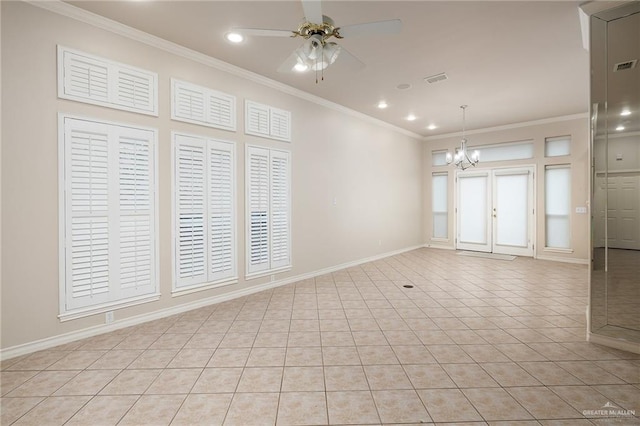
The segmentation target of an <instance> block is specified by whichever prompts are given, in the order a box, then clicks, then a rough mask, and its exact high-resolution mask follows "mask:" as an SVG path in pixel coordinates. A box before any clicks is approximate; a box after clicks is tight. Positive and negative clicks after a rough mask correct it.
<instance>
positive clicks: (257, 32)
mask: <svg viewBox="0 0 640 426" xmlns="http://www.w3.org/2000/svg"><path fill="white" fill-rule="evenodd" d="M232 31H234V32H237V33H239V34H242V35H245V36H260V37H293V36H294V33H293V31H291V30H265V29H261V28H234V29H233V30H232Z"/></svg>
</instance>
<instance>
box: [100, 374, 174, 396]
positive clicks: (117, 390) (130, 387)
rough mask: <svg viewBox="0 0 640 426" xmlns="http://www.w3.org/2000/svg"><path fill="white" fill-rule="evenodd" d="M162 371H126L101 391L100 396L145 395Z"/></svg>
mask: <svg viewBox="0 0 640 426" xmlns="http://www.w3.org/2000/svg"><path fill="white" fill-rule="evenodd" d="M162 371H163V370H160V369H153V370H152V369H149V370H124V371H122V372H120V374H118V375H117V376H116V377H115V379H113V380H112V381H111V382H110V383H109V384H108V385H107V386H105V387H104V388H103V389H102V391H100V395H140V394H143V393H144V392H145V391H146V390H147V388H149V386H151V383H153V381H154V380H155V379H156V378H157V377H158V376H159V375H160V373H161V372H162Z"/></svg>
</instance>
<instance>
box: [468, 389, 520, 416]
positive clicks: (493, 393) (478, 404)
mask: <svg viewBox="0 0 640 426" xmlns="http://www.w3.org/2000/svg"><path fill="white" fill-rule="evenodd" d="M462 392H463V393H464V395H465V396H466V397H467V399H468V400H469V401H470V402H471V404H473V406H474V407H475V409H476V410H478V412H479V413H480V415H481V416H482V417H483V418H484V419H485V420H488V421H492V420H529V419H532V416H531V415H530V414H529V413H528V412H527V410H525V409H524V408H523V407H522V406H521V405H520V404H519V403H518V402H517V401H516V400H515V399H514V398H513V397H512V396H511V395H509V394H508V393H507V391H505V390H504V389H501V388H481V389H463V390H462Z"/></svg>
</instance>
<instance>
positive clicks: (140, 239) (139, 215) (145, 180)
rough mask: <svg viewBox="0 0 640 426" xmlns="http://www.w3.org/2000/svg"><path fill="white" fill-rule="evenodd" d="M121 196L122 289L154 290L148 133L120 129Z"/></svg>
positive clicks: (132, 292) (127, 293) (128, 292)
mask: <svg viewBox="0 0 640 426" xmlns="http://www.w3.org/2000/svg"><path fill="white" fill-rule="evenodd" d="M117 133H119V135H118V142H119V155H118V165H119V169H120V170H119V171H120V173H119V175H118V181H119V196H120V220H119V222H120V223H119V224H120V250H119V255H120V259H119V262H118V265H119V267H120V292H121V295H120V296H121V297H132V296H138V295H140V294H145V293H148V292H150V291H152V290H153V288H152V287H153V284H154V283H155V276H154V274H155V267H154V265H153V259H154V251H155V246H154V244H155V241H154V235H153V233H154V224H153V222H154V213H153V204H152V202H153V193H154V186H153V180H152V176H153V173H152V171H153V166H154V164H153V156H152V147H151V143H152V139H150V137H149V132H148V131H144V130H137V129H131V128H119V129H118V132H117Z"/></svg>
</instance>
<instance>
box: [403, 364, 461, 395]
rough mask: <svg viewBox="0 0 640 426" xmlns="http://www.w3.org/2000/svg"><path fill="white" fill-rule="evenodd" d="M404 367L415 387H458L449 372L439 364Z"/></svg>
mask: <svg viewBox="0 0 640 426" xmlns="http://www.w3.org/2000/svg"><path fill="white" fill-rule="evenodd" d="M403 367H404V370H405V371H406V373H407V376H408V377H409V380H411V383H412V384H413V387H414V388H415V389H442V388H455V387H456V384H455V383H454V382H453V380H451V378H450V377H449V375H448V374H447V372H446V371H444V369H443V368H442V367H441V366H440V365H438V364H426V365H405V366H403Z"/></svg>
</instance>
